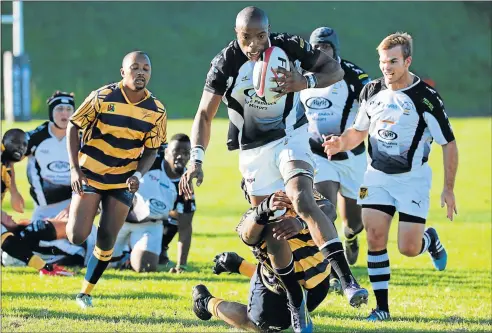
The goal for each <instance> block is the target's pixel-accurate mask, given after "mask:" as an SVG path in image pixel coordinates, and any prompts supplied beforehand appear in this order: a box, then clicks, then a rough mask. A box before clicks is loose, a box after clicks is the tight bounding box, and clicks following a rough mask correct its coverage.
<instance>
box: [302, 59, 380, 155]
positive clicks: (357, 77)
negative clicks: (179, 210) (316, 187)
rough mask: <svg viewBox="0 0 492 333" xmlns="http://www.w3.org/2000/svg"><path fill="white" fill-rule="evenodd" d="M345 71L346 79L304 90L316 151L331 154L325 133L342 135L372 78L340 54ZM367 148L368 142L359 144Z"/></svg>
mask: <svg viewBox="0 0 492 333" xmlns="http://www.w3.org/2000/svg"><path fill="white" fill-rule="evenodd" d="M338 62H339V63H340V65H341V67H342V69H343V71H344V72H345V75H344V77H343V80H341V81H339V82H337V83H335V84H332V85H331V86H328V87H325V88H312V89H305V90H302V91H301V102H302V104H303V105H304V108H305V109H306V116H307V118H308V121H309V132H310V133H311V140H310V143H311V147H312V150H313V152H314V153H317V154H319V155H321V156H323V157H325V158H326V157H327V156H326V154H325V153H324V149H323V147H321V144H322V143H323V141H324V140H323V138H322V135H330V134H333V135H340V134H342V133H343V131H345V129H346V128H349V127H351V126H352V124H353V122H354V119H355V115H356V113H357V106H358V100H359V95H360V93H361V91H362V88H364V85H365V84H366V83H368V82H369V81H371V79H370V78H369V75H368V74H367V73H366V72H365V71H364V70H363V69H361V68H360V67H358V66H357V65H355V64H354V63H352V62H350V61H348V60H344V59H341V58H338ZM356 149H357V153H362V152H364V150H365V148H364V143H362V144H361V145H360V146H359V147H357V148H356Z"/></svg>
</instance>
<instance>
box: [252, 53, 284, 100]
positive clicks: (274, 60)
mask: <svg viewBox="0 0 492 333" xmlns="http://www.w3.org/2000/svg"><path fill="white" fill-rule="evenodd" d="M278 67H283V68H285V69H286V70H288V71H290V62H289V57H288V56H287V54H286V53H285V51H284V50H282V49H281V48H280V47H277V46H271V47H269V48H268V49H266V50H265V52H263V54H262V55H261V57H260V59H259V60H258V61H257V62H256V63H255V66H254V68H253V86H254V88H255V91H256V95H257V96H258V97H260V98H262V99H263V100H264V101H265V102H266V103H269V104H270V103H275V102H277V100H278V99H275V98H274V96H276V95H278V94H279V93H278V92H275V91H270V89H271V88H277V87H278V86H279V84H278V83H277V82H275V81H270V79H271V78H275V77H277V76H280V75H283V74H280V73H277V72H276V70H277V68H278ZM283 97H285V96H283ZM283 97H282V98H283Z"/></svg>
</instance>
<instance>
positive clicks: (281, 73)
mask: <svg viewBox="0 0 492 333" xmlns="http://www.w3.org/2000/svg"><path fill="white" fill-rule="evenodd" d="M291 68H292V70H291V71H288V70H286V69H285V68H282V67H278V68H277V70H276V71H275V72H276V73H277V76H276V77H275V78H271V79H270V81H272V82H277V84H278V85H279V86H278V87H276V88H270V91H274V92H277V93H279V94H278V95H276V96H275V97H274V98H275V99H278V98H280V97H282V96H283V95H286V94H288V93H291V92H297V91H301V90H303V89H306V87H307V81H306V78H305V77H304V76H302V74H301V73H299V72H298V71H297V69H296V68H295V67H294V66H291Z"/></svg>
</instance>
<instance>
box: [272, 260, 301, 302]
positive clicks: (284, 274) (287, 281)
mask: <svg viewBox="0 0 492 333" xmlns="http://www.w3.org/2000/svg"><path fill="white" fill-rule="evenodd" d="M275 271H276V272H277V275H278V276H279V278H280V280H281V281H282V282H283V284H284V286H285V289H286V292H287V298H288V299H289V302H290V303H291V304H292V305H293V306H295V307H296V308H298V307H300V306H301V303H302V299H303V294H302V293H303V291H302V286H301V285H300V284H299V281H297V279H296V274H295V270H294V257H292V259H291V260H290V264H289V265H287V267H285V268H275Z"/></svg>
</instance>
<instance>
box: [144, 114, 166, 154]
mask: <svg viewBox="0 0 492 333" xmlns="http://www.w3.org/2000/svg"><path fill="white" fill-rule="evenodd" d="M163 144H167V113H166V111H165V110H164V111H163V112H162V115H161V117H160V118H159V119H158V120H157V121H156V124H155V126H154V127H153V128H152V129H151V130H150V132H148V133H147V134H146V135H145V139H144V145H145V148H150V149H157V148H159V147H160V146H161V145H163Z"/></svg>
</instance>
